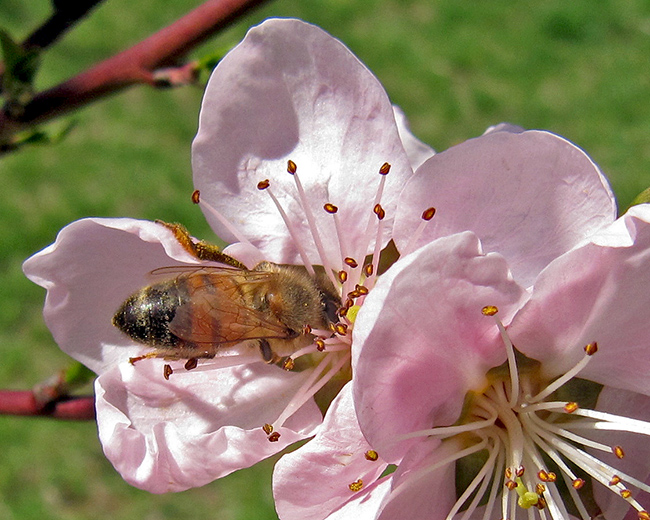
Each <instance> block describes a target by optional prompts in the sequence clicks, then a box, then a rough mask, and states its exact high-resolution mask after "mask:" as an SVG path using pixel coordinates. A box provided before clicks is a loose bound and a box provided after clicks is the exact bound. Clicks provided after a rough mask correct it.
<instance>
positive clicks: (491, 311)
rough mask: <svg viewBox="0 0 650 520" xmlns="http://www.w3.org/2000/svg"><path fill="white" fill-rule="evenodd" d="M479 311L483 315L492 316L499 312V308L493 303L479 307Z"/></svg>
mask: <svg viewBox="0 0 650 520" xmlns="http://www.w3.org/2000/svg"><path fill="white" fill-rule="evenodd" d="M481 312H482V313H483V316H494V315H495V314H496V313H497V312H499V308H498V307H496V306H495V305H486V306H485V307H483V308H482V309H481Z"/></svg>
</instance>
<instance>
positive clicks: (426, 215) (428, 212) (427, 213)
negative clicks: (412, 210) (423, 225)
mask: <svg viewBox="0 0 650 520" xmlns="http://www.w3.org/2000/svg"><path fill="white" fill-rule="evenodd" d="M435 214H436V208H434V207H430V208H427V209H425V210H424V211H423V212H422V220H426V221H427V222H429V220H431V219H432V218H433V216H434V215H435Z"/></svg>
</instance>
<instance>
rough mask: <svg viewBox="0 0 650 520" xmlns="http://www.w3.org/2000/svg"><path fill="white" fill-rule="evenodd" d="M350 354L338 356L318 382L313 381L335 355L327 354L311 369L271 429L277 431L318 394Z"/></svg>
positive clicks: (348, 358)
mask: <svg viewBox="0 0 650 520" xmlns="http://www.w3.org/2000/svg"><path fill="white" fill-rule="evenodd" d="M351 355H352V354H351V353H350V352H349V351H348V352H346V353H345V355H343V356H340V357H339V359H338V361H336V362H335V363H333V364H332V366H331V368H330V369H329V370H328V371H327V372H326V373H325V375H323V377H321V379H319V380H318V382H317V383H315V381H316V380H317V379H318V377H319V376H320V375H321V373H322V372H323V371H324V370H325V367H326V366H327V365H328V364H329V363H330V362H331V361H334V359H335V358H334V357H333V356H337V354H336V353H328V354H326V355H325V357H324V358H323V359H322V361H321V362H320V363H319V364H318V365H317V366H316V367H315V368H314V369H313V372H312V373H311V374H310V375H309V377H308V378H307V379H306V380H305V382H304V383H303V384H302V385H301V386H300V388H299V389H298V391H297V392H296V393H295V394H294V396H293V398H292V399H291V400H290V401H289V403H288V404H287V406H286V408H285V409H284V410H283V412H282V413H281V414H280V415H279V416H278V418H277V419H276V420H275V421H274V423H273V427H274V429H275V430H277V429H278V428H279V427H280V426H282V425H283V424H284V422H285V421H286V420H287V419H288V418H289V417H291V416H292V415H293V414H294V413H295V412H296V411H297V410H298V409H299V408H300V407H301V406H302V405H303V404H305V403H306V402H307V401H308V400H309V399H310V398H311V397H312V396H314V394H316V392H318V391H319V390H320V389H321V388H323V386H325V384H326V383H327V382H328V381H329V380H330V379H332V377H333V376H334V375H335V374H336V373H337V372H339V370H341V368H343V366H344V365H345V364H346V363H347V362H348V361H349V360H350V357H351Z"/></svg>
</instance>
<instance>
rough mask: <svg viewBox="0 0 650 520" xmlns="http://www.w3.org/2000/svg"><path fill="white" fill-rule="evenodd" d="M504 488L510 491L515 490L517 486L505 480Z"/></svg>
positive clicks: (512, 481) (511, 481) (513, 482)
mask: <svg viewBox="0 0 650 520" xmlns="http://www.w3.org/2000/svg"><path fill="white" fill-rule="evenodd" d="M505 486H506V487H507V488H508V489H509V490H510V491H512V490H513V489H515V488H516V487H517V486H518V484H517V483H516V482H515V481H514V480H507V481H506V483H505Z"/></svg>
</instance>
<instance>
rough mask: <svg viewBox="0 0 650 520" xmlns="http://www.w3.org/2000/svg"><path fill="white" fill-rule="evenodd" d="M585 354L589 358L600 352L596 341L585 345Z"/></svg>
mask: <svg viewBox="0 0 650 520" xmlns="http://www.w3.org/2000/svg"><path fill="white" fill-rule="evenodd" d="M585 352H586V353H587V355H588V356H593V355H594V354H595V353H596V352H598V343H596V342H595V341H594V342H592V343H589V344H588V345H585Z"/></svg>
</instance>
